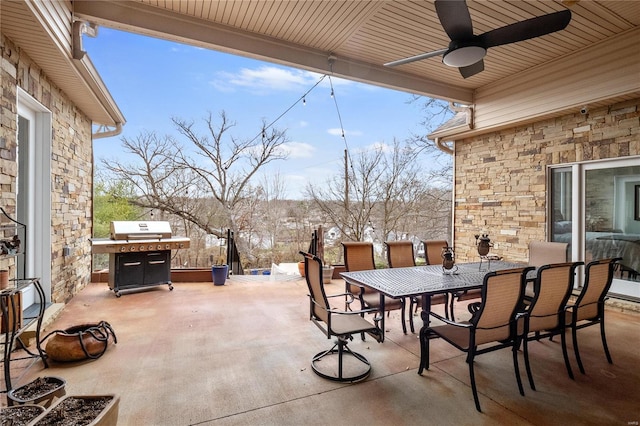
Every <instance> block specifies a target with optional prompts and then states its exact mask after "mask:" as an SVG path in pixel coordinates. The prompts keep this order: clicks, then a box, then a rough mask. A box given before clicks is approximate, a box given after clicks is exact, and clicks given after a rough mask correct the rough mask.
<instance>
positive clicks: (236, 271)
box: [227, 229, 244, 275]
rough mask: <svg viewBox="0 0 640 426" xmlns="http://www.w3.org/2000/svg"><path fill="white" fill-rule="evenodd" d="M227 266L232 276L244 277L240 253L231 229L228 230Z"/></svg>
mask: <svg viewBox="0 0 640 426" xmlns="http://www.w3.org/2000/svg"><path fill="white" fill-rule="evenodd" d="M227 265H229V272H230V273H231V274H233V275H244V270H243V269H242V263H241V262H240V253H239V252H238V246H236V241H235V239H234V237H233V231H232V230H231V229H227Z"/></svg>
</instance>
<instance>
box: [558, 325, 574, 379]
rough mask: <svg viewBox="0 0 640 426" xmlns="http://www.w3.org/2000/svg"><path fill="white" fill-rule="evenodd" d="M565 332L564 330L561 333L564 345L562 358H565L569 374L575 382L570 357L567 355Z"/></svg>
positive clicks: (561, 340)
mask: <svg viewBox="0 0 640 426" xmlns="http://www.w3.org/2000/svg"><path fill="white" fill-rule="evenodd" d="M565 334H566V333H565V330H564V329H563V330H562V331H561V332H560V342H561V344H562V357H563V358H564V365H565V367H567V373H569V378H570V379H571V380H575V379H574V377H573V370H571V364H569V355H568V354H567V336H566V335H565Z"/></svg>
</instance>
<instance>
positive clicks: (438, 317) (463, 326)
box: [430, 312, 473, 328]
mask: <svg viewBox="0 0 640 426" xmlns="http://www.w3.org/2000/svg"><path fill="white" fill-rule="evenodd" d="M430 315H431V316H432V317H434V318H437V319H438V320H440V321H442V322H443V323H445V324H448V325H453V326H455V327H462V328H471V327H473V324H471V323H461V322H455V321H451V320H450V319H447V318H445V317H443V316H441V315H438V314H436V313H435V312H430Z"/></svg>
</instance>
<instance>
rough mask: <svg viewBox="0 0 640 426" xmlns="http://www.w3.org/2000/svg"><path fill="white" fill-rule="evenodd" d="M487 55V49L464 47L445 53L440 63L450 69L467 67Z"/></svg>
mask: <svg viewBox="0 0 640 426" xmlns="http://www.w3.org/2000/svg"><path fill="white" fill-rule="evenodd" d="M486 54H487V49H485V48H484V47H480V46H464V47H459V48H457V49H454V50H451V51H450V52H448V53H445V55H444V57H443V58H442V62H443V63H444V64H445V65H448V66H450V67H458V68H460V67H468V66H469V65H473V64H475V63H476V62H478V61H479V60H481V59H482V58H484V57H485V55H486Z"/></svg>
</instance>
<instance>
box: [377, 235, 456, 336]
mask: <svg viewBox="0 0 640 426" xmlns="http://www.w3.org/2000/svg"><path fill="white" fill-rule="evenodd" d="M445 244H446V243H445ZM385 245H386V246H387V263H388V264H389V268H407V267H411V266H416V259H415V254H414V251H413V243H412V242H411V241H407V240H400V241H386V242H385ZM421 302H422V301H421V300H420V298H419V297H410V298H409V328H410V329H411V332H412V333H415V332H416V330H415V326H414V323H413V315H414V308H413V307H414V305H415V312H418V306H420V304H421ZM447 302H448V295H447V294H438V295H435V296H431V305H440V304H444V312H445V315H446V317H447V318H449V312H448V311H447V306H448V303H447ZM406 303H407V302H406V300H405V305H406Z"/></svg>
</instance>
